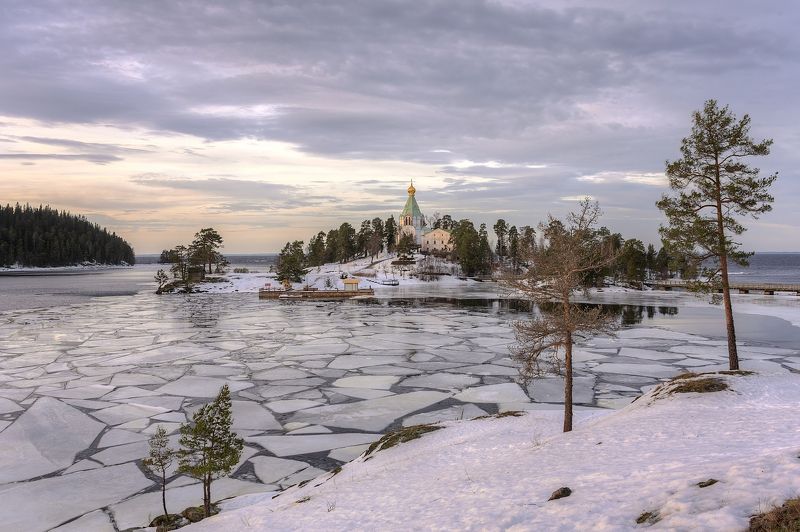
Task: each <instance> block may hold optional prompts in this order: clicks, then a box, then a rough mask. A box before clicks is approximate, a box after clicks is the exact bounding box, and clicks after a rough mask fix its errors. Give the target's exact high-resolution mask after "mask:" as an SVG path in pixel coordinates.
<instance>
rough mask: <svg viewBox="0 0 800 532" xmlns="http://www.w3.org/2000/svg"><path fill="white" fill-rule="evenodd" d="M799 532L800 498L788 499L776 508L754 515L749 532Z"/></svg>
mask: <svg viewBox="0 0 800 532" xmlns="http://www.w3.org/2000/svg"><path fill="white" fill-rule="evenodd" d="M798 530H800V497H796V498H794V499H789V500H788V501H786V502H785V503H783V505H782V506H778V507H776V508H773V509H772V510H769V511H768V512H763V513H760V514H758V515H754V516H753V517H752V518H751V519H750V528H748V531H749V532H797V531H798Z"/></svg>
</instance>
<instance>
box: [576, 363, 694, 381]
mask: <svg viewBox="0 0 800 532" xmlns="http://www.w3.org/2000/svg"><path fill="white" fill-rule="evenodd" d="M592 371H594V372H598V373H615V374H621V375H637V376H643V377H653V378H656V379H664V378H668V377H672V376H674V375H676V374H677V373H678V368H677V367H676V366H665V365H662V364H625V363H607V364H598V365H597V366H595V367H594V368H593V370H592Z"/></svg>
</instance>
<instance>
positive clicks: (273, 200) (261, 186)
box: [131, 174, 335, 212]
mask: <svg viewBox="0 0 800 532" xmlns="http://www.w3.org/2000/svg"><path fill="white" fill-rule="evenodd" d="M131 181H132V182H133V183H136V184H138V185H142V186H146V187H156V188H164V189H171V190H175V191H190V192H198V193H202V194H203V195H204V196H207V197H210V198H212V199H213V200H216V201H217V202H218V203H217V204H216V205H214V206H213V207H212V209H213V210H214V211H215V212H236V211H237V210H242V211H270V210H278V209H293V208H298V207H304V206H309V205H317V204H320V203H327V202H333V201H335V198H333V197H330V196H321V195H315V194H313V193H309V192H308V191H307V190H305V189H304V188H303V187H297V186H290V185H283V184H278V183H270V182H266V181H249V180H244V179H232V178H228V177H211V178H205V179H189V178H182V177H170V176H162V175H153V174H145V175H140V176H135V177H133V178H131ZM254 198H258V199H257V200H255V199H254ZM231 199H233V200H235V201H230V200H231Z"/></svg>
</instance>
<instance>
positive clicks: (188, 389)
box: [156, 376, 253, 398]
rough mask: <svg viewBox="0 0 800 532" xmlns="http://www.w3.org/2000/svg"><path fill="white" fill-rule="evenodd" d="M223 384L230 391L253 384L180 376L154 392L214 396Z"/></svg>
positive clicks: (189, 395) (183, 395)
mask: <svg viewBox="0 0 800 532" xmlns="http://www.w3.org/2000/svg"><path fill="white" fill-rule="evenodd" d="M223 384H227V385H228V387H229V388H230V390H231V393H234V392H238V391H240V390H244V389H246V388H250V387H252V386H253V384H252V383H249V382H242V381H232V380H225V379H217V378H214V377H196V376H186V377H181V378H180V379H178V380H176V381H172V382H170V383H167V384H165V385H164V386H162V387H160V388H158V389H157V390H156V392H158V393H162V394H169V395H178V396H182V397H209V398H210V397H216V396H217V394H218V393H219V390H220V388H222V385H223Z"/></svg>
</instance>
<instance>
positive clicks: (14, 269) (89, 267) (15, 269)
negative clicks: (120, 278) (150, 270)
mask: <svg viewBox="0 0 800 532" xmlns="http://www.w3.org/2000/svg"><path fill="white" fill-rule="evenodd" d="M131 267H132V266H130V265H127V264H95V263H86V264H75V265H72V266H48V267H38V266H37V267H34V266H19V265H14V266H10V267H6V266H2V267H0V275H2V274H19V275H36V274H42V275H44V274H52V273H76V272H93V271H99V270H112V269H120V268H131Z"/></svg>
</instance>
